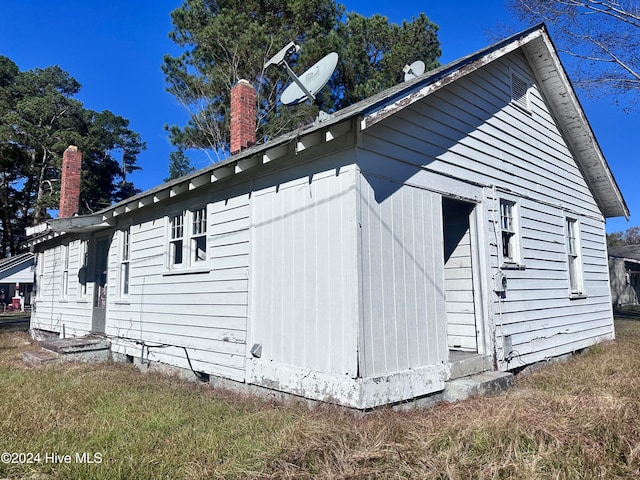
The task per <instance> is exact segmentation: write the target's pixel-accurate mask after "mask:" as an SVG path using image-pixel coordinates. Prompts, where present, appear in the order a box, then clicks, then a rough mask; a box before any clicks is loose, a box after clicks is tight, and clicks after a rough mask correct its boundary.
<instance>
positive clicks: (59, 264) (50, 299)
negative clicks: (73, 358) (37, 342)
mask: <svg viewBox="0 0 640 480" xmlns="http://www.w3.org/2000/svg"><path fill="white" fill-rule="evenodd" d="M65 245H68V249H69V268H68V271H67V272H68V277H67V278H68V287H67V295H66V297H63V294H62V292H63V288H62V281H63V249H64V247H63V245H55V246H54V247H53V248H50V249H47V250H45V251H43V252H40V253H39V254H38V257H37V262H44V265H41V264H40V263H39V264H38V265H37V266H36V271H35V275H36V282H37V289H38V293H37V296H35V303H36V308H35V309H33V311H32V313H31V328H34V329H40V330H46V331H50V332H57V333H59V334H61V335H62V333H63V330H64V333H65V335H67V336H77V335H85V334H87V333H88V332H89V331H90V330H91V308H92V305H93V288H92V286H93V284H87V293H86V296H84V297H83V296H82V294H81V290H80V283H79V281H78V271H79V269H80V266H81V260H80V255H79V253H80V240H78V239H76V240H71V241H69V243H65ZM41 269H42V270H41ZM41 271H42V272H43V275H42V276H40V272H41Z"/></svg>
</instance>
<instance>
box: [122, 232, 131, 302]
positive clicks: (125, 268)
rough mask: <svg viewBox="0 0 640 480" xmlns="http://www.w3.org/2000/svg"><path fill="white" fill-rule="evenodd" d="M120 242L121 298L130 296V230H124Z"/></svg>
mask: <svg viewBox="0 0 640 480" xmlns="http://www.w3.org/2000/svg"><path fill="white" fill-rule="evenodd" d="M120 233H121V235H122V241H121V242H120V297H127V296H129V260H130V256H131V232H130V229H128V228H127V229H126V230H122V231H121V232H120Z"/></svg>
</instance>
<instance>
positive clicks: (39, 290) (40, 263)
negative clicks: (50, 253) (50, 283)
mask: <svg viewBox="0 0 640 480" xmlns="http://www.w3.org/2000/svg"><path fill="white" fill-rule="evenodd" d="M36 262H37V264H36V268H37V269H38V280H37V282H38V283H37V284H36V298H42V296H43V293H44V252H40V253H38V256H37V257H36Z"/></svg>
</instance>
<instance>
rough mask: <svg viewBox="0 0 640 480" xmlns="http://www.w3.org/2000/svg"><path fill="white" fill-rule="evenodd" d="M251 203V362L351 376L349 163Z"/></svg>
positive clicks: (353, 308) (353, 286)
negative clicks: (254, 354)
mask: <svg viewBox="0 0 640 480" xmlns="http://www.w3.org/2000/svg"><path fill="white" fill-rule="evenodd" d="M252 205H253V211H252V219H253V220H252V225H253V238H252V242H253V249H252V259H253V261H252V271H251V275H252V282H251V285H252V304H253V308H252V328H253V330H252V333H251V336H252V342H253V343H257V344H260V345H261V346H262V354H261V358H260V359H255V360H254V362H259V363H265V364H271V365H278V364H280V365H289V366H294V367H297V368H299V369H304V370H305V371H315V372H325V373H333V374H336V375H339V376H344V375H348V376H349V377H351V378H355V377H356V376H357V356H356V349H357V327H356V325H357V320H356V319H357V313H358V310H357V305H358V302H357V297H356V295H355V293H356V291H357V281H358V279H357V269H356V265H357V262H356V258H357V251H356V206H355V171H354V170H353V169H347V170H344V169H341V171H340V174H336V172H335V171H329V172H325V173H318V174H315V175H313V177H306V176H305V177H302V178H300V179H297V180H293V181H288V182H283V183H280V184H278V186H277V187H269V188H265V189H262V190H260V191H257V192H256V193H255V197H254V200H253V204H252ZM256 381H257V382H260V381H261V380H260V379H256ZM283 388H284V389H287V387H286V386H284V387H283Z"/></svg>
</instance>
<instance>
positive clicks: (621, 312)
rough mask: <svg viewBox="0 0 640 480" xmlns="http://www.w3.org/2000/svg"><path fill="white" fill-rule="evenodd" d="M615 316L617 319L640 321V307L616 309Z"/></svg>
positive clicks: (614, 310)
mask: <svg viewBox="0 0 640 480" xmlns="http://www.w3.org/2000/svg"><path fill="white" fill-rule="evenodd" d="M613 315H614V317H615V318H620V319H624V320H638V321H640V305H625V306H622V307H614V309H613Z"/></svg>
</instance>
